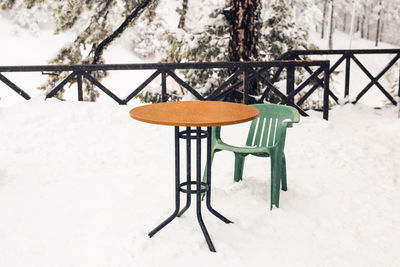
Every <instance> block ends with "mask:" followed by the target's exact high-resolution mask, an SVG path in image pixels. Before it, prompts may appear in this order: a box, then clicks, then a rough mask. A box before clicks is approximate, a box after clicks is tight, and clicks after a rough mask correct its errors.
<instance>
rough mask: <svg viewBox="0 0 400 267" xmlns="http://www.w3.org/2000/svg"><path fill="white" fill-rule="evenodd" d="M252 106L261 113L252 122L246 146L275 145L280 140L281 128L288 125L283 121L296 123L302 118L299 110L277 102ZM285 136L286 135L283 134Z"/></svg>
mask: <svg viewBox="0 0 400 267" xmlns="http://www.w3.org/2000/svg"><path fill="white" fill-rule="evenodd" d="M252 106H253V107H255V108H257V109H258V111H259V115H258V117H257V118H256V119H254V120H253V121H252V122H251V125H250V129H249V134H248V136H247V141H246V146H251V147H265V146H273V145H275V144H276V143H277V142H278V139H279V136H278V133H279V132H280V128H281V127H286V125H283V124H282V122H283V121H290V122H292V123H295V122H299V120H300V115H299V112H298V111H297V110H296V109H294V108H292V107H289V106H283V105H277V104H255V105H252ZM283 138H285V137H284V136H283ZM283 144H284V140H283Z"/></svg>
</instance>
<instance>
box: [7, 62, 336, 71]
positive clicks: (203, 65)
mask: <svg viewBox="0 0 400 267" xmlns="http://www.w3.org/2000/svg"><path fill="white" fill-rule="evenodd" d="M326 64H329V60H302V61H299V60H277V61H255V62H196V63H195V62H193V63H135V64H98V65H93V64H82V65H31V66H0V72H35V71H99V70H150V69H159V70H162V69H166V70H167V69H168V70H170V69H218V68H246V67H280V66H296V67H302V66H321V65H326Z"/></svg>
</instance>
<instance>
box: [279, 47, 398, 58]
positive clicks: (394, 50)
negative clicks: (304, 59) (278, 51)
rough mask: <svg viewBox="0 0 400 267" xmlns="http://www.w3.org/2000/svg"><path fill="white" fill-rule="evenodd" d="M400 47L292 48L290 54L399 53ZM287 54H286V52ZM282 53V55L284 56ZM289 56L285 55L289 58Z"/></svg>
mask: <svg viewBox="0 0 400 267" xmlns="http://www.w3.org/2000/svg"><path fill="white" fill-rule="evenodd" d="M397 53H400V49H347V50H346V49H334V50H292V51H290V52H288V55H289V56H290V55H296V54H297V55H339V54H341V55H343V54H397ZM284 55H286V54H284ZM284 55H282V57H284ZM287 57H288V56H286V57H284V58H287Z"/></svg>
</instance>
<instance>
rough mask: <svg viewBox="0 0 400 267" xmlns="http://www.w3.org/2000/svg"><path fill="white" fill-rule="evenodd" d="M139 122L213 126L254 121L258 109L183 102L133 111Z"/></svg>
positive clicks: (139, 108)
mask: <svg viewBox="0 0 400 267" xmlns="http://www.w3.org/2000/svg"><path fill="white" fill-rule="evenodd" d="M129 114H130V116H131V117H132V118H134V119H136V120H139V121H143V122H147V123H153V124H162V125H173V126H188V127H190V126H193V127H211V126H222V125H230V124H237V123H242V122H246V121H251V120H253V119H255V118H257V116H258V110H257V109H256V108H255V107H252V106H248V105H244V104H238V103H230V102H220V101H181V102H166V103H157V104H150V105H144V106H140V107H136V108H133V109H131V111H130V112H129Z"/></svg>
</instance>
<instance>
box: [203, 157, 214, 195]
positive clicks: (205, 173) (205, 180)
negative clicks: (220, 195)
mask: <svg viewBox="0 0 400 267" xmlns="http://www.w3.org/2000/svg"><path fill="white" fill-rule="evenodd" d="M214 154H215V150H212V151H211V163H210V164H211V166H212V162H213V160H214ZM207 164H208V162H206V166H205V167H204V172H203V183H207ZM205 196H206V193H201V199H202V200H204V197H205Z"/></svg>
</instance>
